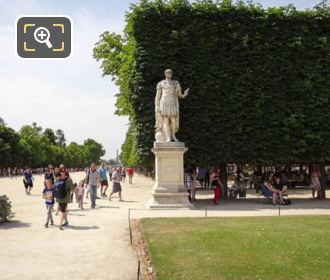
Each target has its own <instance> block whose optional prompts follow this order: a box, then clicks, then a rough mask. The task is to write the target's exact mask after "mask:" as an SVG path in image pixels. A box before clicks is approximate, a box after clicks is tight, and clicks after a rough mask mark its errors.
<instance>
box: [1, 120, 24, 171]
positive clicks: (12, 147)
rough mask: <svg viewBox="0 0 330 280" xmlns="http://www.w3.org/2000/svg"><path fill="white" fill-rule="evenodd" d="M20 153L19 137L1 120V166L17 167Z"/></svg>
mask: <svg viewBox="0 0 330 280" xmlns="http://www.w3.org/2000/svg"><path fill="white" fill-rule="evenodd" d="M18 153H19V136H18V134H17V133H16V132H15V131H14V130H13V129H12V128H10V127H7V126H6V124H5V122H4V120H3V119H2V118H0V166H15V165H16V164H17V161H18V160H19V157H18Z"/></svg>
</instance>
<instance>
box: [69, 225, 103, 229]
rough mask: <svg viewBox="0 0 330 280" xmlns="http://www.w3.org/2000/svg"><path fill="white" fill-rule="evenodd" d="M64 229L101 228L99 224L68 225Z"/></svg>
mask: <svg viewBox="0 0 330 280" xmlns="http://www.w3.org/2000/svg"><path fill="white" fill-rule="evenodd" d="M63 228H64V229H73V230H91V229H99V227H97V226H75V225H68V226H66V227H63Z"/></svg>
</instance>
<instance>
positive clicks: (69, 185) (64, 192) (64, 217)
mask: <svg viewBox="0 0 330 280" xmlns="http://www.w3.org/2000/svg"><path fill="white" fill-rule="evenodd" d="M59 174H60V176H59V178H58V180H57V181H55V184H54V197H56V198H57V202H58V204H59V208H60V211H61V218H60V226H59V228H60V230H63V226H67V225H68V224H69V222H68V213H67V207H68V203H69V202H70V199H71V191H73V189H74V186H73V182H72V180H71V178H70V177H68V176H67V171H66V169H65V168H60V169H59ZM63 221H64V223H63Z"/></svg>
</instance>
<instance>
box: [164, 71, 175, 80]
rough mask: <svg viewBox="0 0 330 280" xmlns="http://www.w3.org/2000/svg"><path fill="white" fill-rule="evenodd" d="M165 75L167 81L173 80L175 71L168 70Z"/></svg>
mask: <svg viewBox="0 0 330 280" xmlns="http://www.w3.org/2000/svg"><path fill="white" fill-rule="evenodd" d="M164 73H165V77H166V79H172V75H173V71H172V70H171V69H166V70H165V72H164Z"/></svg>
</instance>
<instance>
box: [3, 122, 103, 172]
mask: <svg viewBox="0 0 330 280" xmlns="http://www.w3.org/2000/svg"><path fill="white" fill-rule="evenodd" d="M104 153H105V151H104V149H103V146H102V144H100V143H98V142H96V141H95V140H93V139H86V140H85V141H84V143H83V144H82V145H79V144H77V143H75V142H71V143H70V144H69V145H66V140H65V135H64V132H63V130H61V129H58V130H56V132H54V131H53V130H52V129H50V128H46V129H44V130H43V129H42V127H41V126H38V125H37V123H33V124H32V125H24V126H22V128H21V129H20V130H19V131H18V132H16V131H15V130H14V129H12V128H10V127H8V126H7V125H6V124H5V122H4V121H3V119H1V118H0V167H6V166H12V167H14V166H16V167H23V166H30V167H40V166H46V165H48V164H49V163H53V164H56V165H59V164H61V163H63V164H65V165H66V166H68V167H84V166H87V165H89V164H90V163H91V162H93V161H94V162H99V160H100V158H101V157H102V156H103V155H104Z"/></svg>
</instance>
